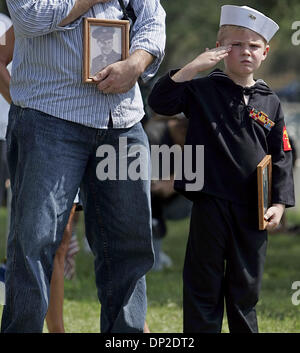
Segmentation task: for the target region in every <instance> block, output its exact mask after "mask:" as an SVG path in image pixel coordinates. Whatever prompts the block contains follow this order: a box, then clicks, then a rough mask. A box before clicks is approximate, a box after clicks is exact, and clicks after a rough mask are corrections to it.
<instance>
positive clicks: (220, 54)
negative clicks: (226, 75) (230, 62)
mask: <svg viewBox="0 0 300 353" xmlns="http://www.w3.org/2000/svg"><path fill="white" fill-rule="evenodd" d="M231 48H232V47H231V45H227V46H223V47H217V48H213V49H209V48H206V50H205V52H204V53H202V54H200V55H199V56H197V58H196V59H194V60H193V61H192V63H193V64H194V65H195V68H197V71H198V72H202V71H205V70H208V69H211V68H213V67H214V66H216V65H217V63H218V62H220V61H221V60H223V59H224V58H226V56H228V53H229V52H230V50H231Z"/></svg>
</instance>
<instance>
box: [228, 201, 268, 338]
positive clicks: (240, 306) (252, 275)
mask: <svg viewBox="0 0 300 353" xmlns="http://www.w3.org/2000/svg"><path fill="white" fill-rule="evenodd" d="M231 212H232V219H233V222H232V232H231V233H230V234H229V235H230V237H229V243H228V259H227V264H226V274H225V298H226V311H227V317H228V326H229V330H230V332H258V325H257V318H256V311H255V305H256V303H257V301H258V297H259V291H260V287H261V280H262V275H263V268H264V262H265V256H266V249H267V232H266V231H259V230H258V222H257V212H256V209H255V208H254V210H253V209H250V208H247V207H243V206H238V205H235V204H232V205H231Z"/></svg>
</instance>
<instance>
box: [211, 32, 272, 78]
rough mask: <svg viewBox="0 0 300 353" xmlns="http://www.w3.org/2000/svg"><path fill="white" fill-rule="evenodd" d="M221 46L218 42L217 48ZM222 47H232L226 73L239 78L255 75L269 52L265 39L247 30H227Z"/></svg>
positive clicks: (226, 60) (226, 61) (225, 60)
mask: <svg viewBox="0 0 300 353" xmlns="http://www.w3.org/2000/svg"><path fill="white" fill-rule="evenodd" d="M219 45H220V43H219V42H217V46H219ZM221 45H231V46H232V49H231V51H230V52H229V55H228V56H227V57H226V58H225V59H224V63H225V68H226V72H227V73H229V74H233V75H234V76H238V77H245V76H251V75H253V73H254V72H255V71H256V70H257V69H258V68H259V67H260V65H261V63H262V61H263V60H265V58H266V57H267V54H268V51H269V46H268V45H266V43H265V42H264V40H263V38H262V37H261V36H260V35H259V34H257V33H255V32H253V31H251V30H250V29H247V28H229V29H227V32H226V35H225V37H224V39H223V40H222V44H221Z"/></svg>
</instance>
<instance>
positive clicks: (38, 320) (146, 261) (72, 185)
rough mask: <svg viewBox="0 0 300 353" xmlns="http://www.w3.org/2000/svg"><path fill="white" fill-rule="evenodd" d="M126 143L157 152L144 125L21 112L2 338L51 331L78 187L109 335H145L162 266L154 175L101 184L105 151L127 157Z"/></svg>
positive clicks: (13, 146) (13, 139) (15, 128)
mask: <svg viewBox="0 0 300 353" xmlns="http://www.w3.org/2000/svg"><path fill="white" fill-rule="evenodd" d="M120 137H127V145H128V148H130V146H132V145H135V144H139V145H143V146H145V147H146V148H147V149H148V151H149V146H148V139H147V137H146V135H145V133H144V130H143V128H142V126H141V124H140V123H138V124H136V125H135V126H133V127H131V128H127V129H111V128H109V129H93V128H89V127H86V126H82V125H79V124H75V123H72V122H68V121H64V120H62V119H58V118H55V117H52V116H49V115H48V114H45V113H42V112H39V111H36V110H32V109H23V108H20V107H17V106H14V105H12V107H11V110H10V117H9V125H8V131H7V146H8V164H9V170H10V176H11V185H12V193H13V197H12V213H11V216H12V217H11V228H10V234H9V239H8V249H7V272H6V305H5V307H4V310H3V315H2V325H1V331H2V332H42V329H43V323H44V318H45V315H46V313H47V308H48V302H49V282H50V279H51V273H52V266H53V258H54V255H55V252H56V250H57V248H58V246H59V244H60V241H61V239H62V235H63V231H64V228H65V226H66V224H67V221H68V217H69V213H70V210H71V206H72V204H73V200H74V198H75V195H76V193H77V190H78V187H79V186H80V187H81V196H82V200H83V206H84V212H85V222H86V235H87V239H88V241H89V244H90V247H91V249H92V251H93V254H94V256H95V275H96V285H97V290H98V297H99V300H100V302H101V332H142V331H143V326H144V321H145V315H146V307H147V303H146V284H145V274H146V272H147V271H149V270H150V269H151V267H152V265H153V251H152V242H151V236H152V235H151V208H150V175H149V178H148V179H147V180H141V179H139V180H135V181H132V180H130V179H127V180H105V181H100V180H99V179H98V178H97V176H96V168H97V165H98V163H99V161H100V160H101V158H99V157H96V150H97V148H98V147H99V146H102V145H110V146H113V147H114V149H115V150H116V152H117V156H118V147H119V138H120ZM105 157H106V156H105ZM103 159H104V157H103V158H102V160H103ZM148 161H149V162H148V163H150V158H149V159H148ZM129 162H130V158H129V157H128V163H129ZM116 168H117V169H118V158H117V160H116ZM149 169H150V168H149ZM149 173H150V170H149Z"/></svg>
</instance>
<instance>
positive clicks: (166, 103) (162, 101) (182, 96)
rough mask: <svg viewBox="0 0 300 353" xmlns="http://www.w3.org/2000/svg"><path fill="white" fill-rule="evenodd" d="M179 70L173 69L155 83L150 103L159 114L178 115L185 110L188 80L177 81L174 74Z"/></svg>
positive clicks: (149, 99)
mask: <svg viewBox="0 0 300 353" xmlns="http://www.w3.org/2000/svg"><path fill="white" fill-rule="evenodd" d="M177 71H178V70H171V71H170V72H168V73H167V74H166V75H165V76H163V77H161V78H160V79H159V80H158V81H157V83H156V84H155V85H154V87H153V89H152V91H151V93H150V95H149V97H148V104H149V106H150V107H151V109H153V110H154V111H155V112H156V113H157V114H161V115H167V116H171V115H176V114H180V113H182V112H184V111H185V107H186V90H187V85H188V82H175V81H173V80H172V78H171V77H172V76H173V75H174V74H175V72H177Z"/></svg>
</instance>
